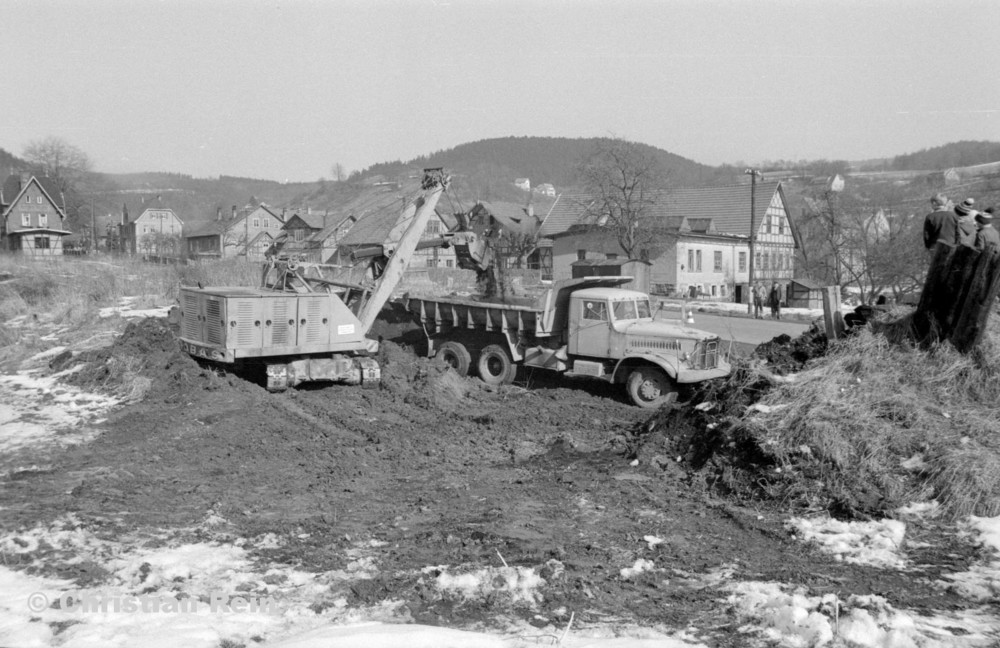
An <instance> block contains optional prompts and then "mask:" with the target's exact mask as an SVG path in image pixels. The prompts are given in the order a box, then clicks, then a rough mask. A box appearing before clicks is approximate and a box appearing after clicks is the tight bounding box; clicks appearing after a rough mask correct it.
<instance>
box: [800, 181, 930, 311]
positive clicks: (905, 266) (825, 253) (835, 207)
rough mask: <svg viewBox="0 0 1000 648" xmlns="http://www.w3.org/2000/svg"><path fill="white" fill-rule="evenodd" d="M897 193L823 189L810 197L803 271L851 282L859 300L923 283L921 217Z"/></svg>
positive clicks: (830, 280) (924, 261)
mask: <svg viewBox="0 0 1000 648" xmlns="http://www.w3.org/2000/svg"><path fill="white" fill-rule="evenodd" d="M905 202H907V201H905V200H904V199H903V197H902V196H900V195H898V192H896V191H893V190H892V189H891V188H890V189H885V188H878V187H872V188H868V189H866V190H865V191H863V192H860V191H858V192H844V193H838V192H834V191H824V192H822V193H821V194H819V195H818V196H816V197H814V200H813V203H812V204H813V209H812V210H811V212H810V213H807V214H806V216H805V218H804V220H803V222H802V224H801V230H800V231H801V232H802V235H803V237H804V240H803V247H804V248H808V251H809V254H808V256H804V257H803V258H804V259H805V260H806V267H805V270H806V272H807V274H808V275H809V276H810V277H812V278H814V279H818V280H820V281H823V282H826V283H829V284H832V285H839V286H854V287H856V288H857V289H858V291H859V292H860V297H861V299H862V300H867V299H869V298H870V297H873V296H874V295H877V294H878V293H880V292H883V291H885V290H890V289H891V290H892V291H893V293H895V294H896V295H897V296H898V295H900V294H903V293H906V292H908V291H910V290H912V289H913V287H914V286H917V285H919V284H920V283H921V281H922V279H921V277H922V275H923V273H924V272H926V265H927V259H926V255H924V254H923V244H922V242H921V239H920V232H921V225H922V219H920V218H917V217H916V216H914V215H913V214H911V213H909V212H908V211H906V210H905V209H904V208H903V207H902V205H903V204H904V203H905Z"/></svg>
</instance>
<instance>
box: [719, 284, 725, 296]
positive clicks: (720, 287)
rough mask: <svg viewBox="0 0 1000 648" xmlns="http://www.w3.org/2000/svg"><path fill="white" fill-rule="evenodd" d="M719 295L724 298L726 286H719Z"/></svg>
mask: <svg viewBox="0 0 1000 648" xmlns="http://www.w3.org/2000/svg"><path fill="white" fill-rule="evenodd" d="M719 295H721V296H723V297H725V296H726V284H722V285H721V286H719Z"/></svg>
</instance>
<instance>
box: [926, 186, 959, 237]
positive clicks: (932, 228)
mask: <svg viewBox="0 0 1000 648" xmlns="http://www.w3.org/2000/svg"><path fill="white" fill-rule="evenodd" d="M931 208H932V209H933V210H934V211H932V212H931V213H929V214H927V216H925V217H924V247H926V248H927V249H928V250H933V249H934V246H935V245H936V244H937V243H938V242H941V243H946V244H947V245H955V239H956V238H957V236H956V228H955V222H956V217H955V214H954V212H952V210H951V201H950V200H948V197H947V196H945V195H944V194H943V193H937V194H934V195H933V196H931Z"/></svg>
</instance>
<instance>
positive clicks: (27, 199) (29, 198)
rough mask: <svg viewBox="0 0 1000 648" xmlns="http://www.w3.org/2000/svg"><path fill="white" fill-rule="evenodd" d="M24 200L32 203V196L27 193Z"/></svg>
mask: <svg viewBox="0 0 1000 648" xmlns="http://www.w3.org/2000/svg"><path fill="white" fill-rule="evenodd" d="M24 202H26V203H28V204H29V205H30V204H31V196H27V195H26V196H25V197H24Z"/></svg>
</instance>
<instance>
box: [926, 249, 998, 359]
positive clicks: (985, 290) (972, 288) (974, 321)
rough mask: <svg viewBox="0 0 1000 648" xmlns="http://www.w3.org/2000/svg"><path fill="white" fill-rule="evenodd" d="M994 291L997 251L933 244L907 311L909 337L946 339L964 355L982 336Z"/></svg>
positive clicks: (996, 283)
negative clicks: (913, 307)
mask: <svg viewBox="0 0 1000 648" xmlns="http://www.w3.org/2000/svg"><path fill="white" fill-rule="evenodd" d="M998 291H1000V249H998V248H996V247H990V248H988V249H986V250H984V251H980V250H976V249H974V248H970V247H968V246H964V245H959V246H950V245H945V244H943V243H938V244H937V247H936V248H935V250H934V258H933V259H932V260H931V267H930V269H929V270H928V272H927V279H926V281H925V282H924V291H923V293H922V294H921V295H920V303H919V305H918V306H917V310H916V312H914V314H913V335H914V338H915V339H916V340H918V341H920V342H923V343H933V342H941V341H944V340H950V341H951V342H952V344H954V345H955V348H956V349H958V350H959V351H960V352H962V353H968V352H969V351H971V350H972V349H973V348H974V347H975V346H976V345H977V344H979V342H980V341H981V339H982V336H983V333H984V332H985V330H986V322H987V321H988V320H989V316H990V309H991V308H992V306H993V303H994V302H995V301H996V297H997V293H998Z"/></svg>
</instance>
